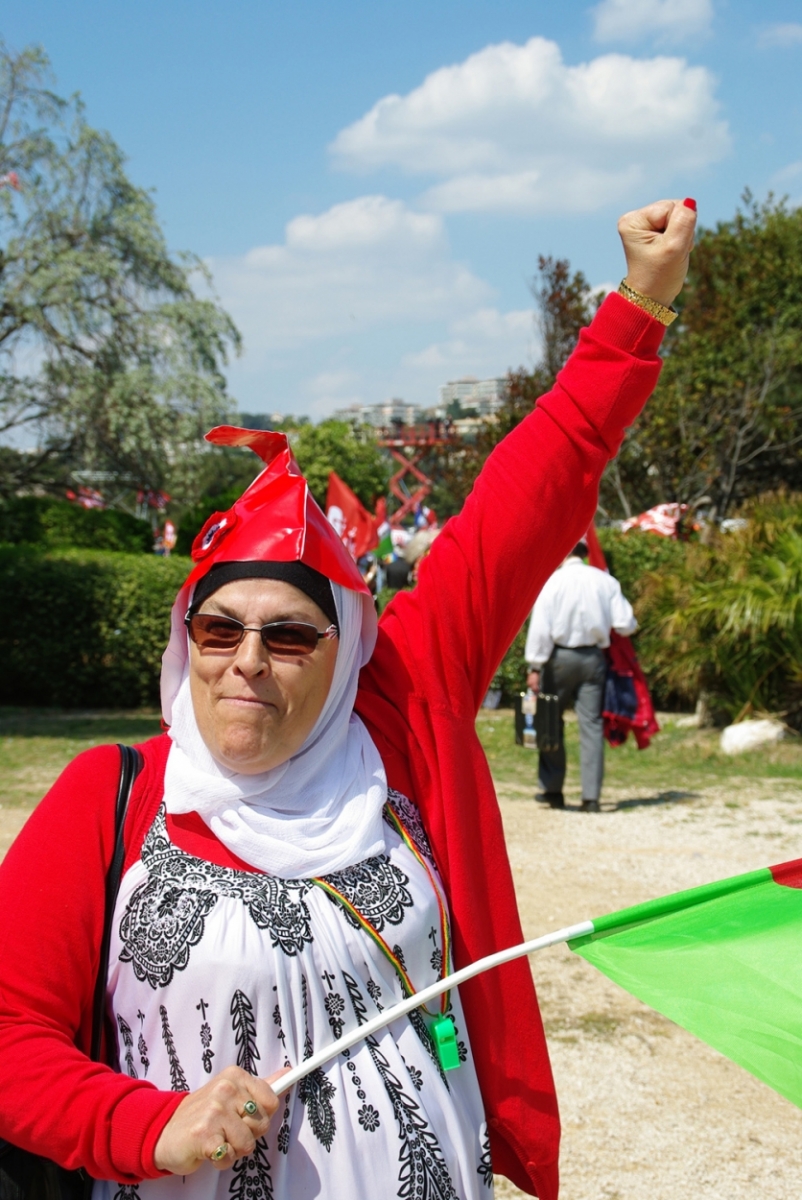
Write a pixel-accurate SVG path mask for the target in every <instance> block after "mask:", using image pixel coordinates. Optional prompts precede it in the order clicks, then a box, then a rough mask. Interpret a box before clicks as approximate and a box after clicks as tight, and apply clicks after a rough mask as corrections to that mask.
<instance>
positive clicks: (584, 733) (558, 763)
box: [538, 646, 607, 800]
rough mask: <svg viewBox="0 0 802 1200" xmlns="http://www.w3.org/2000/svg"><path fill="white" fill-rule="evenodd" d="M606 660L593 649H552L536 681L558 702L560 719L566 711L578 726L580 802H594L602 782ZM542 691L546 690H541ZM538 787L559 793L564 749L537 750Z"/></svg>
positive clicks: (600, 652)
mask: <svg viewBox="0 0 802 1200" xmlns="http://www.w3.org/2000/svg"><path fill="white" fill-rule="evenodd" d="M606 675H607V659H606V658H605V655H604V651H603V650H600V649H599V648H598V647H597V646H578V647H577V648H576V649H574V650H568V649H566V648H565V647H563V646H555V647H554V650H553V652H552V655H551V658H550V659H549V661H548V662H547V663H546V666H545V667H544V669H543V673H542V674H541V677H540V686H541V688H544V679H545V681H546V683H547V684H548V687H550V688H553V689H554V691H555V692H556V693H557V695H558V696H559V698H560V718H561V725H562V714H563V713H564V712H565V710H566V708H571V707H573V708H574V709H575V710H576V716H577V720H578V722H579V762H580V768H581V774H582V799H583V800H598V799H599V795H600V793H601V786H602V779H603V778H604V722H603V720H602V715H601V714H602V704H603V701H604V680H605V677H606ZM544 690H546V688H544ZM538 773H539V777H540V786H541V787H542V788H543V791H544V792H561V791H562V790H563V783H564V782H565V746H564V744H563V742H562V741H561V742H560V748H559V750H547V751H546V750H541V752H540V763H539V771H538Z"/></svg>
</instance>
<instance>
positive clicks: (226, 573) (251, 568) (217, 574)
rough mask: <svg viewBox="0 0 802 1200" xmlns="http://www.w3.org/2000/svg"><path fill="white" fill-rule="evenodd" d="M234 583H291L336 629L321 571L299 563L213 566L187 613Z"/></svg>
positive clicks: (331, 599)
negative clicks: (248, 581) (276, 580)
mask: <svg viewBox="0 0 802 1200" xmlns="http://www.w3.org/2000/svg"><path fill="white" fill-rule="evenodd" d="M235 579H279V580H281V582H282V583H291V584H292V586H293V587H297V588H298V590H299V592H303V593H304V595H306V596H308V597H309V599H310V600H314V602H315V604H316V605H317V606H318V608H319V609H321V610H322V611H323V612H324V613H325V614H326V616H327V617H328V619H329V620H330V621H331V623H332V625H337V626H339V621H338V619H337V608H336V605H335V603H334V593H333V592H332V590H331V583H330V581H329V580H328V579H327V578H326V576H325V575H321V573H320V571H316V570H315V569H314V567H308V566H307V565H306V563H302V562H225V563H215V565H214V566H213V567H212V568H211V570H210V571H209V572H208V573H207V574H206V575H204V576H203V578H202V579H201V580H199V582H198V584H197V586H196V588H195V594H194V596H193V597H192V607H191V609H190V612H197V611H198V609H199V608H200V607H201V605H202V604H203V603H204V601H206V600H208V599H209V597H210V596H211V595H212V593H213V592H216V591H217V589H218V588H221V587H222V586H223V584H225V583H232V582H233V581H234V580H235Z"/></svg>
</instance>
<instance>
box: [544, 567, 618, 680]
mask: <svg viewBox="0 0 802 1200" xmlns="http://www.w3.org/2000/svg"><path fill="white" fill-rule="evenodd" d="M637 627H638V622H637V620H636V619H635V614H634V612H633V611H632V605H631V604H630V603H629V601H628V600H627V599H626V598H625V597H624V595H623V594H622V592H621V584H620V583H619V582H618V580H617V579H614V578H613V577H612V575H608V574H607V572H606V571H599V570H598V569H597V568H596V567H589V566H587V565H586V564H585V563H584V562H583V561H582V559H581V558H576V557H574V556H572V557H571V558H568V559H566V561H565V562H564V563H563V565H562V566H561V567H559V568H558V570H556V571H555V572H554V574H553V575H552V576H550V577H549V579H547V580H546V582H545V584H544V585H543V590H542V591H541V593H540V595H539V596H538V598H537V600H536V601H535V607H534V608H533V609H532V617H531V620H530V622H529V632H528V633H527V635H526V649H525V651H524V656H525V658H526V661H527V662H528V663H529V665H530V667H533V668H534V669H535V670H539V669H540V668H541V667H542V666H543V664H544V663H545V662H546V661H547V660H548V658H549V657H550V655H551V652H552V650H553V649H554V647H555V646H565V647H568V648H572V649H573V648H575V647H577V646H600V647H601V648H602V649H605V648H606V647H607V646H609V645H610V630H611V629H614V630H615V631H616V633H621V634H623V635H625V636H629V634H631V633H634V632H635V630H636V629H637Z"/></svg>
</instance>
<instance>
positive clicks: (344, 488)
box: [326, 471, 379, 559]
mask: <svg viewBox="0 0 802 1200" xmlns="http://www.w3.org/2000/svg"><path fill="white" fill-rule="evenodd" d="M326 516H327V517H328V519H329V521H330V522H331V524H332V525H333V526H334V528H335V529H336V530H337V533H338V534H339V535H340V537H341V538H342V540H343V544H344V545H345V546H346V548H347V549H348V550H349V551H350V553H351V556H352V557H353V558H354V559H359V558H361V557H362V555H363V554H367V552H368V551H369V550H373V549H374V548H375V547H376V546H377V545H378V543H379V535H378V533H377V532H376V518H375V517H373V516H371V514H370V513H369V512H368V510H367V509H366V508H365V507H364V505H363V504H362V502H361V501H360V499H359V497H358V496H356V495H354V493H353V492H352V491H351V489H350V488H349V486H348V484H347V483H346V482H345V481H344V480H342V479H340V476H339V475H338V474H337V472H336V471H332V472H331V474H330V475H329V487H328V491H327V492H326Z"/></svg>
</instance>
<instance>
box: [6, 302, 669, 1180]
mask: <svg viewBox="0 0 802 1200" xmlns="http://www.w3.org/2000/svg"><path fill="white" fill-rule="evenodd" d="M662 332H663V327H662V326H661V325H659V324H658V323H657V322H656V321H653V320H652V319H651V318H650V317H648V316H647V315H646V313H644V312H642V311H641V310H640V309H638V308H636V307H634V306H633V305H631V304H629V303H628V302H627V301H625V300H623V299H621V298H620V297H619V296H616V295H613V296H610V297H608V299H607V300H606V301H605V302H604V304H603V305H602V307H601V309H600V311H599V313H598V314H597V316H596V317H595V319H594V321H593V324H592V325H591V326H590V328H589V329H586V330H584V331H583V333H582V335H581V337H580V341H579V345H578V347H577V349H576V351H575V352H574V354H573V355H572V357H571V359H570V361H569V362H568V364H567V365H566V367H565V368H564V370H563V371H562V372H561V373H560V376H559V378H558V381H557V384H556V386H555V388H554V390H553V391H552V392H551V393H549V394H548V395H547V396H544V397H542V398H541V399H540V400H539V401H538V404H537V408H536V409H535V411H534V412H533V413H532V414H531V415H530V416H529V417H527V418H526V420H525V421H523V422H522V423H521V425H519V426H518V428H517V429H516V430H514V431H513V433H512V434H510V436H509V437H507V438H506V439H505V440H504V441H503V442H502V443H501V444H500V445H499V446H498V447H497V448H496V450H495V451H494V452H493V454H492V455H491V456H490V458H489V459H488V461H487V463H486V465H485V467H484V470H483V471H482V474H481V475H480V477H479V479H478V481H477V483H476V486H475V487H474V490H473V492H472V494H471V496H470V497H469V499H468V501H467V503H466V504H465V507H464V508H463V511H462V513H461V514H460V515H459V517H456V518H454V519H453V520H451V521H449V522H448V524H447V525H446V527H445V529H444V530H443V532H442V534H441V535H440V537H439V538H438V539H437V541H436V542H435V544H434V546H433V548H432V551H431V554H430V555H429V557H428V559H427V560H426V561H425V562H424V563H423V565H422V568H421V572H420V579H419V582H418V585H417V587H416V588H415V590H414V591H412V592H404V593H400V594H399V595H398V596H397V597H396V598H395V600H394V601H393V602H392V603H391V604H390V605H389V606H388V608H387V609H386V611H385V613H384V615H383V617H382V619H381V621H380V623H379V638H378V643H377V646H376V650H375V652H374V654H373V657H372V658H371V661H370V662H369V663H368V665H367V666H366V667H365V668H364V670H363V671H362V676H361V680H360V690H359V695H358V698H357V711H358V712H359V715H360V716H361V717H362V719H363V720H364V721H365V723H366V725H367V726H368V729H369V730H370V732H371V735H372V736H373V738H374V740H375V742H376V744H377V746H378V748H379V751H380V752H381V755H382V758H383V760H384V763H385V765H386V768H387V775H388V780H389V782H390V785H391V786H392V787H394V788H397V789H398V790H399V791H402V792H404V793H406V794H407V795H408V796H410V797H412V798H413V799H414V800H415V801H416V802H417V803H418V805H419V806H420V809H421V812H422V815H423V819H424V822H425V825H426V828H427V831H428V834H429V837H430V839H431V842H432V847H433V849H434V852H435V855H436V858H437V862H438V866H439V869H440V871H441V874H442V877H443V881H444V884H445V887H446V890H447V892H448V897H449V903H450V907H451V916H452V924H453V938H454V961H455V965H456V966H457V967H460V966H463V965H465V964H466V963H468V962H471V961H473V960H474V959H477V958H480V957H482V956H483V955H485V954H489V953H491V952H492V951H494V950H498V949H501V948H502V947H506V946H510V945H513V944H515V943H516V942H519V941H522V940H523V934H522V931H521V926H520V921H519V918H518V910H517V907H516V902H515V894H514V891H513V883H512V875H511V872H510V867H509V862H508V859H507V852H506V847H505V843H504V835H503V830H502V825H501V818H500V814H499V810H498V804H497V801H496V797H495V792H494V790H493V783H492V779H491V777H490V771H489V768H488V765H487V761H486V759H485V756H484V753H483V751H482V749H481V746H480V744H479V741H478V738H477V736H476V730H475V719H476V713H477V710H478V708H479V705H480V704H481V701H482V698H483V696H484V694H485V692H486V690H487V688H488V686H489V683H490V681H491V679H492V677H493V674H494V673H495V671H496V668H497V666H498V663H499V662H500V660H501V658H502V657H503V655H504V653H505V651H506V649H507V647H508V646H509V644H510V642H511V641H512V639H513V637H514V636H515V634H516V633H517V632H518V630H519V629H520V627H521V625H522V624H523V622H524V620H525V618H526V615H527V613H528V612H529V611H530V609H531V608H532V605H533V603H534V600H535V597H536V596H537V593H538V591H539V590H540V588H541V587H542V585H543V583H544V581H545V580H546V579H547V578H548V576H549V575H550V574H551V572H552V571H553V570H554V569H555V568H556V567H557V565H558V564H559V562H560V561H561V559H562V558H563V557H564V556H565V554H566V553H567V552H568V550H569V549H570V548H571V547H572V546H573V545H574V544H575V543H576V542H577V541H578V540H579V538H580V537H581V536H582V535H583V534H584V532H585V530H586V529H587V527H588V525H589V523H590V521H591V519H592V517H593V514H594V512H595V508H596V497H597V491H598V484H599V479H600V476H601V473H602V471H603V469H604V466H605V464H606V462H607V461H608V459H609V458H611V457H612V456H613V455H615V453H616V452H617V450H618V448H619V445H620V443H621V439H622V437H623V432H624V428H625V427H626V426H627V425H629V424H630V423H631V422H632V421H633V420H634V419H635V417H636V416H637V414H638V412H639V411H640V409H641V407H642V405H643V404H644V402H645V401H646V399H647V397H648V396H649V394H650V393H651V391H652V389H653V388H654V385H655V383H656V381H657V376H658V373H659V359H658V357H657V349H658V347H659V344H660V339H661V335H662ZM168 750H169V739H168V738H167V737H166V736H164V735H163V736H162V737H159V738H154V739H153V740H152V741H150V742H147V743H145V745H144V746H143V747H142V751H143V754H144V760H145V766H144V769H143V771H142V773H141V775H140V776H139V778H138V780H137V782H136V785H135V788H134V793H133V796H132V802H131V809H130V813H129V818H128V822H127V825H126V864H127V865H130V863H131V862H134V861H135V860H136V859H137V858H138V856H139V853H140V848H141V845H142V840H143V838H144V835H145V832H146V831H147V829H148V827H149V825H150V823H151V821H152V819H153V816H154V814H155V812H156V809H157V808H158V805H159V803H160V801H161V798H162V791H163V778H164V767H165V763H166V759H167V752H168ZM118 772H119V756H118V753H117V750H116V749H115V748H114V747H113V746H102V747H98V748H96V749H94V750H89V751H86V752H85V753H84V754H81V755H79V757H78V758H77V759H75V761H74V762H73V763H71V764H70V766H68V767H67V769H66V770H65V771H64V772H63V774H62V775H61V776H60V777H59V779H58V780H57V781H56V783H55V784H54V786H53V787H52V788H51V790H50V791H49V792H48V794H47V796H46V797H45V798H44V800H43V801H42V802H41V804H40V805H39V806H38V807H37V809H36V810H35V811H34V813H33V814H32V815H31V817H30V819H29V820H28V822H27V824H26V825H25V827H24V829H23V830H22V832H21V834H20V835H19V837H18V838H17V840H16V842H15V843H14V845H13V846H12V848H11V849H10V850H9V852H8V855H7V856H6V859H5V862H4V863H3V865H2V867H0V912H2V914H3V919H2V922H0V1079H2V1083H0V1136H2V1137H5V1138H7V1139H8V1140H9V1141H12V1142H14V1143H15V1144H17V1145H20V1146H24V1147H27V1148H29V1149H35V1150H37V1151H38V1152H40V1153H44V1154H46V1155H48V1156H49V1157H51V1158H54V1159H55V1160H56V1161H58V1162H60V1163H62V1164H63V1165H65V1166H67V1167H76V1166H84V1167H86V1168H87V1169H88V1170H89V1172H90V1173H91V1174H92V1175H93V1176H95V1177H96V1178H99V1179H117V1180H122V1181H130V1182H135V1181H137V1180H139V1179H143V1178H154V1177H156V1176H158V1175H159V1171H158V1170H157V1169H156V1167H155V1165H154V1162H153V1152H154V1148H155V1145H156V1142H157V1140H158V1138H159V1135H160V1133H161V1131H162V1129H163V1128H164V1125H165V1124H166V1122H167V1121H168V1120H169V1118H170V1116H171V1114H172V1112H173V1111H174V1109H175V1108H176V1106H177V1105H178V1104H179V1103H180V1100H181V1098H182V1097H181V1095H180V1094H176V1093H172V1092H162V1091H159V1090H158V1089H157V1088H156V1087H154V1086H153V1085H152V1084H150V1083H148V1082H146V1081H144V1080H136V1079H130V1078H128V1077H127V1076H126V1075H121V1074H118V1073H116V1072H114V1071H112V1070H111V1069H110V1068H109V1067H107V1066H104V1065H100V1064H96V1063H92V1062H90V1061H89V1059H88V1058H87V1057H86V1055H85V1053H84V1051H85V1049H86V1047H87V1045H88V1042H89V1034H90V1027H91V1007H92V989H93V982H94V979H95V975H96V971H97V963H98V957H99V946H100V940H101V933H102V925H103V879H104V876H105V872H106V867H107V864H108V862H109V861H110V858H111V851H112V842H113V834H114V816H113V810H114V796H115V792H116V785H117V778H118ZM170 829H171V835H172V837H173V839H174V840H175V841H176V842H177V843H178V844H179V845H181V846H183V848H184V849H186V850H189V851H191V852H193V853H196V854H200V855H201V856H203V857H205V858H207V859H209V860H211V861H215V862H219V863H222V864H225V865H231V864H235V865H242V864H237V863H236V860H235V859H233V857H232V856H231V855H230V853H229V852H228V851H227V850H226V849H225V847H223V846H222V845H221V844H220V843H219V842H218V841H217V839H216V838H214V836H213V835H212V834H211V833H210V832H209V831H208V830H207V829H206V827H205V826H204V825H203V824H202V822H200V820H199V818H197V817H194V818H193V817H192V816H190V817H188V818H177V819H175V820H172V821H171V823H170ZM460 994H461V997H462V1002H463V1005H464V1011H465V1017H466V1021H467V1024H468V1030H469V1033H470V1038H471V1046H472V1050H473V1054H474V1058H475V1062H476V1069H477V1072H478V1076H479V1083H480V1086H481V1090H482V1096H483V1098H484V1104H485V1111H486V1114H487V1120H488V1125H489V1128H490V1140H491V1148H492V1158H493V1168H494V1170H495V1171H496V1172H499V1173H501V1174H504V1175H507V1176H508V1177H509V1178H510V1179H512V1180H513V1182H514V1183H516V1184H517V1185H518V1186H519V1187H520V1188H522V1189H523V1190H524V1191H526V1192H528V1193H534V1194H536V1195H538V1196H540V1197H541V1200H556V1196H557V1190H558V1173H557V1157H558V1149H559V1116H558V1112H557V1101H556V1096H555V1092H554V1083H553V1080H552V1075H551V1068H550V1065H549V1058H548V1051H547V1048H546V1042H545V1037H544V1034H543V1025H542V1021H541V1018H540V1013H539V1010H538V1006H537V1000H536V997H535V990H534V986H533V983H532V976H531V973H530V969H529V965H528V963H527V962H526V961H518V962H516V963H510V964H508V965H507V966H504V967H501V968H500V969H497V970H494V971H491V972H487V973H486V974H484V975H481V976H479V977H478V978H477V979H474V980H472V981H471V982H470V983H467V984H464V985H463V987H462V988H461V989H460Z"/></svg>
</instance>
